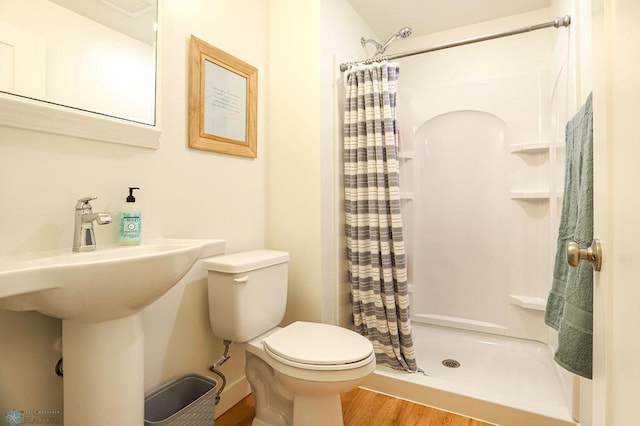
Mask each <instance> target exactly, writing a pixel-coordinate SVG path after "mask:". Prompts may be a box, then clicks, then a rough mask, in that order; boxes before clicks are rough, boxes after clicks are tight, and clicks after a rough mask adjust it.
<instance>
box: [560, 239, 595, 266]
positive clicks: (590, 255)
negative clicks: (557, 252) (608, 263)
mask: <svg viewBox="0 0 640 426" xmlns="http://www.w3.org/2000/svg"><path fill="white" fill-rule="evenodd" d="M580 260H588V261H589V262H591V266H593V269H594V270H595V271H600V269H602V246H601V244H600V240H598V239H594V240H593V241H592V242H591V245H590V246H589V247H587V248H583V249H581V248H580V246H579V245H578V243H576V242H575V241H569V242H568V243H567V263H568V264H569V265H570V266H573V267H576V266H578V263H580Z"/></svg>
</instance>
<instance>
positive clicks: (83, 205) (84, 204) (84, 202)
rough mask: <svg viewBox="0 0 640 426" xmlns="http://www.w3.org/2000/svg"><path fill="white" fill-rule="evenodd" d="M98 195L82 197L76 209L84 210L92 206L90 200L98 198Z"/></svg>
mask: <svg viewBox="0 0 640 426" xmlns="http://www.w3.org/2000/svg"><path fill="white" fill-rule="evenodd" d="M97 198H98V197H95V196H89V197H84V198H80V199H79V200H78V204H76V210H83V209H85V208H87V207H89V208H90V207H91V204H89V201H91V200H96V199H97Z"/></svg>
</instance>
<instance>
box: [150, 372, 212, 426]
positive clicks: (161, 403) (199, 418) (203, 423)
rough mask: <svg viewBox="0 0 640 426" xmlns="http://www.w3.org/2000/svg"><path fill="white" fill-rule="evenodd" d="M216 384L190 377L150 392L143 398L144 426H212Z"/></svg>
mask: <svg viewBox="0 0 640 426" xmlns="http://www.w3.org/2000/svg"><path fill="white" fill-rule="evenodd" d="M216 385H217V382H216V381H215V380H213V379H212V378H210V377H204V376H200V375H198V374H189V375H186V376H181V377H178V378H177V379H174V380H172V381H170V382H169V383H166V384H164V385H163V386H161V387H159V388H158V389H156V390H154V391H152V392H150V393H149V394H148V395H147V396H146V397H145V399H144V426H211V425H213V422H214V420H215V406H216V402H215V400H216V392H215V387H216Z"/></svg>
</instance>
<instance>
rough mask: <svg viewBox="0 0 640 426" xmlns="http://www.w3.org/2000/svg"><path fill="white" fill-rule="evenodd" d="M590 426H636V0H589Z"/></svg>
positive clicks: (639, 309)
mask: <svg viewBox="0 0 640 426" xmlns="http://www.w3.org/2000/svg"><path fill="white" fill-rule="evenodd" d="M592 6H593V9H592V11H593V42H594V44H593V47H594V50H593V59H594V61H593V77H594V85H593V86H594V98H593V99H594V214H595V216H594V217H595V228H594V235H595V236H596V237H597V238H599V239H601V240H602V242H603V249H604V263H603V268H602V271H601V272H600V273H596V274H595V280H594V379H593V397H592V404H593V407H592V412H591V414H592V421H593V425H595V426H600V425H607V426H624V425H632V424H637V422H638V395H640V306H639V305H638V304H639V303H640V258H639V257H638V255H637V254H636V253H635V252H634V246H636V245H637V244H639V243H640V136H639V135H640V131H639V129H638V124H639V123H640V50H639V49H638V45H637V43H638V41H639V40H640V25H638V22H640V1H638V0H593V2H592Z"/></svg>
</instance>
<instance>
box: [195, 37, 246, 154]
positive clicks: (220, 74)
mask: <svg viewBox="0 0 640 426" xmlns="http://www.w3.org/2000/svg"><path fill="white" fill-rule="evenodd" d="M257 89H258V70H257V69H256V68H255V67H253V66H251V65H249V64H247V63H245V62H243V61H241V60H240V59H238V58H235V57H234V56H232V55H230V54H228V53H226V52H224V51H222V50H220V49H218V48H216V47H214V46H212V45H210V44H209V43H207V42H205V41H203V40H200V39H199V38H197V37H195V36H193V35H192V36H191V41H190V45H189V147H191V148H194V149H201V150H205V151H212V152H219V153H222V154H231V155H238V156H242V157H250V158H256V157H257V153H258V151H257V146H258V143H257V135H256V129H257V121H258V120H257V115H258V111H257V104H258V99H257Z"/></svg>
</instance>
